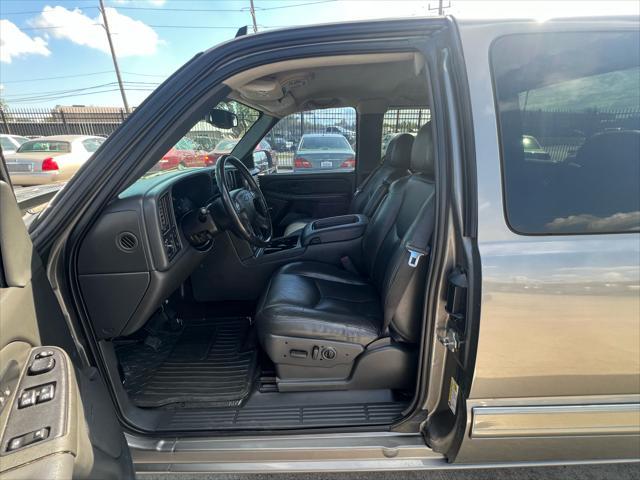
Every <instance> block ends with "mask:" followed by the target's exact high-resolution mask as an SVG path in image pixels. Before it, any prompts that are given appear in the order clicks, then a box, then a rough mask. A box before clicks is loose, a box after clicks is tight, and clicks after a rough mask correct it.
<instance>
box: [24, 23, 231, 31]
mask: <svg viewBox="0 0 640 480" xmlns="http://www.w3.org/2000/svg"><path fill="white" fill-rule="evenodd" d="M89 25H95V26H102V24H101V23H91V24H89ZM70 26H71V25H47V26H46V27H45V26H42V27H25V28H20V30H24V31H28V30H51V29H56V28H68V27H70ZM147 26H148V27H152V28H187V29H189V28H207V29H216V30H218V29H219V30H237V29H238V27H237V26H235V27H223V26H215V25H150V24H147Z"/></svg>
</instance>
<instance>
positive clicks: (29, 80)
mask: <svg viewBox="0 0 640 480" xmlns="http://www.w3.org/2000/svg"><path fill="white" fill-rule="evenodd" d="M105 73H113V70H104V71H102V72H90V73H77V74H75V75H60V76H58V77H39V78H25V79H22V80H3V81H2V83H3V84H5V83H24V82H41V81H45V80H57V79H59V78H76V77H90V76H94V75H104V74H105Z"/></svg>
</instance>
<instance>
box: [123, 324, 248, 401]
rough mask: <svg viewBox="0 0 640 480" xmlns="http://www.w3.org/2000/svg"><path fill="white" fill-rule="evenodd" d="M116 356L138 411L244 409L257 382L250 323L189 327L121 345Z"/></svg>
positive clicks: (194, 325)
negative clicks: (198, 408) (196, 408)
mask: <svg viewBox="0 0 640 480" xmlns="http://www.w3.org/2000/svg"><path fill="white" fill-rule="evenodd" d="M116 354H117V356H118V359H119V360H120V364H121V366H122V369H123V371H124V377H125V383H124V387H125V389H126V390H127V392H128V393H129V396H130V398H131V400H132V401H133V403H135V404H136V405H137V406H139V407H162V406H169V405H171V404H178V406H180V407H183V406H185V404H188V406H199V405H205V404H206V406H212V407H214V406H226V407H232V406H236V405H240V403H241V402H242V400H244V398H246V397H247V395H248V394H249V392H250V391H251V386H252V383H253V381H254V378H255V377H256V365H257V349H256V346H255V341H253V340H251V337H250V324H249V319H248V318H231V319H215V320H212V319H209V320H201V321H189V322H188V323H187V324H186V325H185V327H184V328H183V329H182V330H181V331H180V332H177V333H172V332H161V333H158V334H156V335H154V336H153V337H149V338H147V340H146V341H145V342H144V343H134V344H126V345H120V346H118V347H117V348H116Z"/></svg>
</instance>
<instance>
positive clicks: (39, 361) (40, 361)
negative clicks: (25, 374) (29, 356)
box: [29, 357, 56, 375]
mask: <svg viewBox="0 0 640 480" xmlns="http://www.w3.org/2000/svg"><path fill="white" fill-rule="evenodd" d="M55 366H56V361H55V359H54V358H53V357H44V358H36V359H35V360H34V361H33V363H32V364H31V366H30V367H29V375H40V374H42V373H47V372H50V371H51V370H53V367H55Z"/></svg>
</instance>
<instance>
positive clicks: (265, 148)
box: [204, 139, 277, 167]
mask: <svg viewBox="0 0 640 480" xmlns="http://www.w3.org/2000/svg"><path fill="white" fill-rule="evenodd" d="M237 144H238V140H236V139H223V140H220V141H219V142H218V144H217V145H216V146H215V148H214V149H213V150H212V151H210V152H209V153H207V154H206V155H205V157H204V163H205V165H207V166H208V167H210V166H212V165H215V164H216V162H217V161H218V158H220V157H221V156H222V155H228V154H229V153H231V151H232V150H233V149H234V148H235V146H236V145H237ZM253 151H254V152H266V153H268V154H269V155H270V156H271V163H272V164H273V165H270V167H272V166H275V165H276V163H277V162H276V151H275V150H273V149H272V148H271V145H269V142H267V141H266V140H260V143H258V145H256V148H254V149H253Z"/></svg>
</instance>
